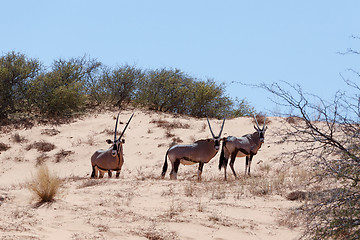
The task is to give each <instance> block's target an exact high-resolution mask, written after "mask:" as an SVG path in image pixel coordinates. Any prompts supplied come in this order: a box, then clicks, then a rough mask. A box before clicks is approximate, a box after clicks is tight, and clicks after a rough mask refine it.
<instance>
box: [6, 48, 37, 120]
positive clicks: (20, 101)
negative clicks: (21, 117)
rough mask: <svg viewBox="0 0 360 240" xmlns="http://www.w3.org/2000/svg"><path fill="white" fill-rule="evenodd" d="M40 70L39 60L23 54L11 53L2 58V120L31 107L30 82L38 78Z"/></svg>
mask: <svg viewBox="0 0 360 240" xmlns="http://www.w3.org/2000/svg"><path fill="white" fill-rule="evenodd" d="M40 70H41V65H40V63H39V61H38V60H35V59H29V58H27V57H26V56H25V55H24V54H21V53H16V52H9V53H7V54H6V55H4V56H2V57H0V120H2V119H6V118H7V117H8V115H9V114H11V113H15V112H20V111H24V110H25V109H26V108H28V107H29V105H28V101H27V98H28V94H27V90H28V87H29V82H31V81H32V80H33V79H34V78H36V77H37V76H38V74H39V72H40Z"/></svg>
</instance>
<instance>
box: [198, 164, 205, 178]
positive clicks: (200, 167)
mask: <svg viewBox="0 0 360 240" xmlns="http://www.w3.org/2000/svg"><path fill="white" fill-rule="evenodd" d="M203 167H204V163H202V162H200V163H199V169H198V181H201V173H202V170H203Z"/></svg>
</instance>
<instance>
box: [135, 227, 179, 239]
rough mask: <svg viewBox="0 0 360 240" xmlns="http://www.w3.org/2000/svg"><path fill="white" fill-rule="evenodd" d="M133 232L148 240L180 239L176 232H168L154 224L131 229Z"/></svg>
mask: <svg viewBox="0 0 360 240" xmlns="http://www.w3.org/2000/svg"><path fill="white" fill-rule="evenodd" d="M132 232H133V233H134V234H136V235H139V236H142V237H144V238H146V239H148V240H178V239H180V238H179V237H178V235H177V234H176V232H169V231H167V230H165V229H159V228H158V227H157V226H156V225H155V224H152V226H149V227H148V228H147V229H144V228H141V229H138V230H136V231H135V230H133V231H132Z"/></svg>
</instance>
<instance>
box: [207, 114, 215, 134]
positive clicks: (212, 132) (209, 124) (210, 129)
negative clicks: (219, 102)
mask: <svg viewBox="0 0 360 240" xmlns="http://www.w3.org/2000/svg"><path fill="white" fill-rule="evenodd" d="M206 120H207V122H208V124H209V129H210V132H211V135H212V136H213V138H215V134H214V132H213V130H212V129H211V125H210V122H209V118H208V117H206Z"/></svg>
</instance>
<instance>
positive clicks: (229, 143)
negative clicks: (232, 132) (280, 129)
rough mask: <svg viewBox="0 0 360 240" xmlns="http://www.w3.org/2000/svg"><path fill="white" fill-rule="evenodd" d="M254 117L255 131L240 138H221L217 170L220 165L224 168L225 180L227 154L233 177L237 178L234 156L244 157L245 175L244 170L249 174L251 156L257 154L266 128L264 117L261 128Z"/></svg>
mask: <svg viewBox="0 0 360 240" xmlns="http://www.w3.org/2000/svg"><path fill="white" fill-rule="evenodd" d="M254 118H255V122H256V125H257V126H254V128H255V130H256V132H254V133H253V134H246V135H244V136H242V137H240V138H237V137H233V136H229V137H227V138H224V139H223V145H222V149H221V154H220V160H219V170H221V168H222V167H223V168H224V171H225V180H226V179H227V178H226V168H227V163H228V159H229V156H230V157H231V160H230V164H229V165H230V168H231V170H232V172H233V174H234V176H235V178H237V176H236V173H235V170H234V162H235V159H236V157H246V163H245V175H246V172H248V174H249V176H250V166H251V161H252V159H253V156H254V155H256V154H257V152H258V150H259V149H260V147H261V145H262V144H263V143H264V138H265V131H266V129H267V127H265V121H266V118H265V119H264V125H263V127H262V128H260V127H259V123H258V121H257V119H256V116H254Z"/></svg>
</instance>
